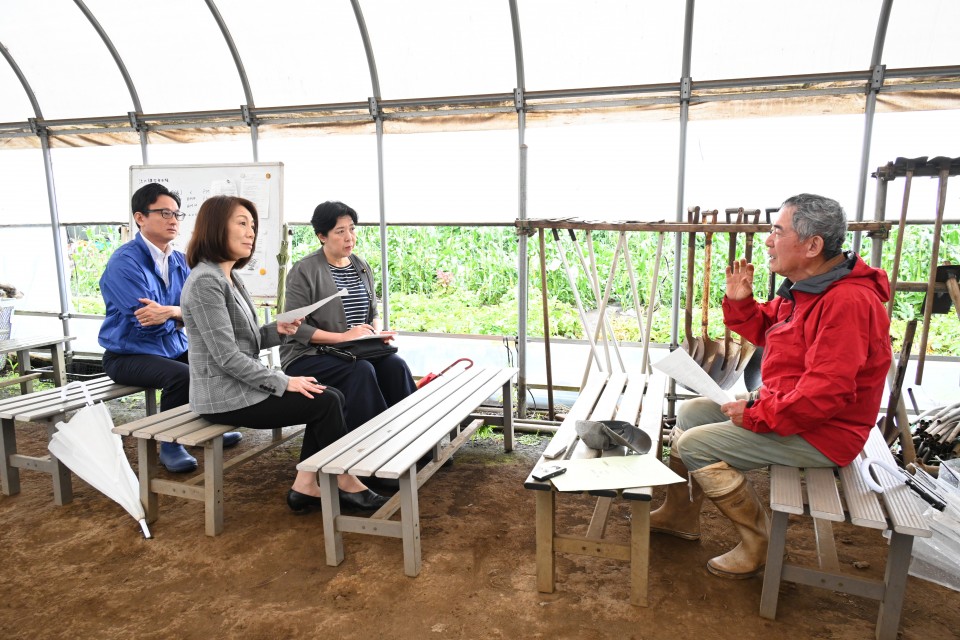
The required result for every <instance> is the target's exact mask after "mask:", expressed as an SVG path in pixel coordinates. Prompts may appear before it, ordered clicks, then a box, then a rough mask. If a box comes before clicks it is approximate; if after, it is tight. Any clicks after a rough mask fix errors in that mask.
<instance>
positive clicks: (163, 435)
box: [133, 416, 210, 442]
mask: <svg viewBox="0 0 960 640" xmlns="http://www.w3.org/2000/svg"><path fill="white" fill-rule="evenodd" d="M209 425H210V422H209V421H208V420H207V419H206V418H201V417H200V416H195V417H194V419H193V420H191V421H190V422H184V423H183V424H179V425H177V426H172V425H157V426H158V427H159V426H165V427H167V428H166V429H164V430H162V431H159V432H157V433H154V434H153V439H154V440H157V441H159V442H176V441H177V438H179V437H181V436H185V435H187V434H190V433H193V432H194V431H199V430H200V429H205V428H206V427H208V426H209ZM144 431H146V429H141V430H140V431H137V432H136V433H135V434H133V435H135V436H136V437H138V438H140V437H142V436H141V435H140V434H141V433H143V432H144Z"/></svg>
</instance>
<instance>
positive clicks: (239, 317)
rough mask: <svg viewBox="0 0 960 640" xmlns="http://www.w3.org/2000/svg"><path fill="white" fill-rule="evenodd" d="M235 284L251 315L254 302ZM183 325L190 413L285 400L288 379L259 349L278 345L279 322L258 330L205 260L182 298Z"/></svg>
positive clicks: (216, 270)
mask: <svg viewBox="0 0 960 640" xmlns="http://www.w3.org/2000/svg"><path fill="white" fill-rule="evenodd" d="M233 282H234V283H235V286H236V288H237V290H238V291H239V292H240V295H241V298H243V300H244V301H245V303H246V305H247V306H248V307H249V310H250V312H251V313H252V314H253V317H254V318H256V317H257V316H256V311H255V308H254V306H253V300H252V299H251V298H250V294H248V293H247V289H246V287H244V286H243V280H242V279H240V277H239V276H236V275H234V278H233ZM180 308H181V310H182V312H183V324H184V325H185V326H186V329H187V338H188V339H189V341H190V409H191V410H193V411H194V412H196V413H200V414H208V413H225V412H227V411H234V410H236V409H242V408H244V407H249V406H251V405H254V404H257V403H258V402H262V401H263V400H266V399H267V397H268V396H270V395H275V396H282V395H283V393H284V391H286V389H287V381H288V380H289V378H288V377H287V376H286V375H285V374H283V373H281V372H280V371H274V370H272V369H269V368H267V367H266V366H264V364H263V363H262V362H260V350H261V349H265V348H268V347H273V346H276V345H278V344H280V334H278V333H277V325H276V323H275V322H272V323H270V324H267V325H264V326H262V327H258V326H256V325H254V324H252V323H251V322H250V319H249V317H248V316H247V313H246V312H244V310H243V309H242V308H241V307H240V303H238V301H237V299H236V297H235V296H234V295H233V290H232V287H231V285H230V281H229V280H227V278H226V276H225V275H224V274H223V271H221V270H220V267H219V266H218V265H216V264H214V263H212V262H201V263H200V264H198V265H197V266H196V267H195V268H194V269H193V271H191V272H190V276H189V277H188V278H187V281H186V283H184V285H183V292H182V293H181V294H180Z"/></svg>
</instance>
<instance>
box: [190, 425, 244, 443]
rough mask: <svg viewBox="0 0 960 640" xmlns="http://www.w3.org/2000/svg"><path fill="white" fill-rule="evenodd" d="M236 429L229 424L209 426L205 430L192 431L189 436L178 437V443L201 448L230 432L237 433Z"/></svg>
mask: <svg viewBox="0 0 960 640" xmlns="http://www.w3.org/2000/svg"><path fill="white" fill-rule="evenodd" d="M235 430H236V427H231V426H230V425H227V424H208V425H207V426H206V427H204V428H203V429H198V430H197V431H192V432H190V433H188V434H185V435H182V436H177V440H176V441H177V442H178V443H180V444H182V445H186V446H188V447H199V446H202V445H205V444H207V443H208V442H210V441H211V440H213V439H214V438H217V437H219V436H222V435H223V434H225V433H227V432H229V431H235Z"/></svg>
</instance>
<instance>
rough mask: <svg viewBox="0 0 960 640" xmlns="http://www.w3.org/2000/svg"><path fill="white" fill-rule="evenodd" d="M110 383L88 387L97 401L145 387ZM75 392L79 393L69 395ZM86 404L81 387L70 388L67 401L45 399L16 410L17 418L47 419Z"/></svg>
mask: <svg viewBox="0 0 960 640" xmlns="http://www.w3.org/2000/svg"><path fill="white" fill-rule="evenodd" d="M108 380H109V378H108ZM110 385H111V386H104V387H98V388H96V389H94V390H90V389H88V391H90V396H91V399H92V400H93V401H94V402H95V403H96V402H103V401H106V400H115V399H116V398H122V397H124V396H129V395H132V394H134V393H140V392H141V391H143V387H128V386H125V385H117V384H116V383H113V382H111V383H110ZM57 391H59V389H57ZM75 392H76V393H77V395H73V396H71V395H69V394H73V393H75ZM86 404H87V401H86V397H85V396H83V395H82V392H80V390H79V389H70V388H68V398H67V400H66V402H63V401H61V400H60V398H59V397H57V398H55V399H52V400H49V401H45V402H44V403H43V404H41V405H31V406H29V407H21V408H20V409H18V410H17V411H16V418H17V420H22V421H24V422H33V421H34V420H47V419H49V418H52V417H54V416H57V415H59V414H62V413H66V412H68V411H75V410H77V409H82V408H83V407H85V406H86Z"/></svg>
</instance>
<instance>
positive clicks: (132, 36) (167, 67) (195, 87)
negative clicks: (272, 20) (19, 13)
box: [68, 0, 246, 115]
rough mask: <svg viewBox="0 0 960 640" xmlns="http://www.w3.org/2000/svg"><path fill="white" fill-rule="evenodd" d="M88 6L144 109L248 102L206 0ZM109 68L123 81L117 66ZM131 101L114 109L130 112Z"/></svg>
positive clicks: (92, 2)
mask: <svg viewBox="0 0 960 640" xmlns="http://www.w3.org/2000/svg"><path fill="white" fill-rule="evenodd" d="M68 4H71V5H72V4H73V3H68ZM86 5H87V7H88V8H89V9H90V11H91V12H92V13H93V14H94V15H95V16H96V18H97V20H98V21H99V22H100V24H101V25H102V26H103V28H104V30H105V31H106V33H107V35H109V37H110V39H111V40H112V41H113V44H114V46H115V47H116V49H117V51H118V52H119V54H120V56H121V58H122V59H123V61H124V63H125V65H126V67H127V70H128V71H129V73H130V76H131V78H132V79H133V83H134V86H135V87H136V91H137V93H138V95H139V96H140V103H141V105H142V107H143V113H172V112H183V111H188V112H189V111H199V110H210V109H223V108H237V107H239V105H241V104H245V103H246V98H245V96H244V92H243V85H242V83H241V81H240V76H239V74H238V72H237V67H236V65H235V64H234V62H233V59H232V58H231V56H230V50H229V48H228V46H227V43H226V41H225V40H224V37H223V34H222V33H221V32H220V29H219V27H218V26H217V23H216V20H215V19H214V17H213V14H212V13H211V12H210V9H209V8H208V7H207V5H206V4H205V3H203V2H197V1H196V0H162V1H161V0H146V1H144V2H140V3H138V4H137V5H132V4H130V3H125V2H114V1H113V0H86ZM134 6H135V7H136V9H137V10H134ZM78 13H79V12H78ZM145 18H149V20H147V21H146V22H145ZM228 26H229V25H228ZM89 31H90V38H89V39H90V40H91V42H92V43H93V44H96V45H99V47H100V48H101V49H103V50H104V52H105V51H106V49H105V48H104V45H103V44H102V42H100V39H99V38H97V37H96V34H95V33H94V32H93V30H92V29H90V30H89ZM111 71H112V73H113V75H114V76H116V77H117V79H118V82H119V81H120V75H119V72H117V71H116V67H115V66H114V67H113V68H112V69H111ZM90 80H91V78H89V77H88V81H90ZM122 86H123V85H122V84H121V88H122ZM129 105H130V99H129V97H128V98H127V99H126V100H124V101H117V103H116V104H115V106H114V107H113V109H112V111H110V113H117V112H119V113H126V112H127V111H132V110H133V109H132V107H130V106H129ZM73 115H76V114H73Z"/></svg>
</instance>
